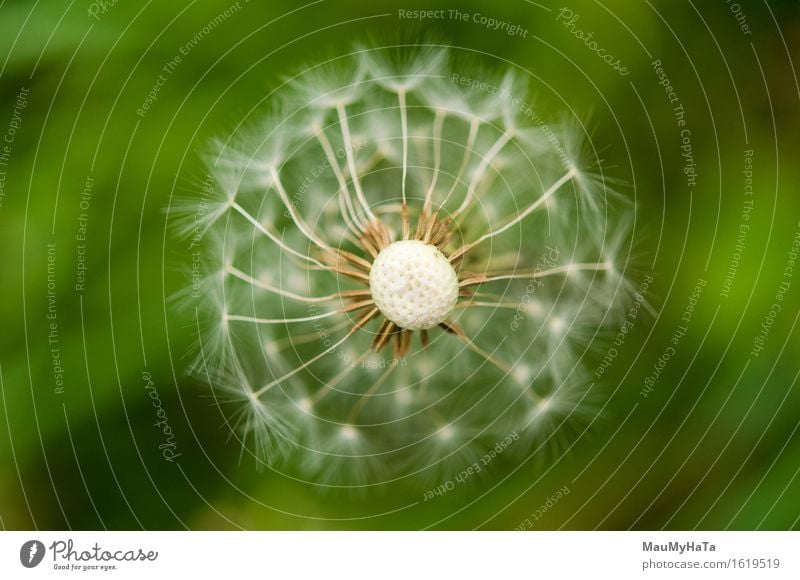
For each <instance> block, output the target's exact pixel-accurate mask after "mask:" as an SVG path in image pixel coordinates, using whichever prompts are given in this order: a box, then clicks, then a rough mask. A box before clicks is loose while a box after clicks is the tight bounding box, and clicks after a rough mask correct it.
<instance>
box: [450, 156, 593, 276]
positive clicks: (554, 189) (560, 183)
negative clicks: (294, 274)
mask: <svg viewBox="0 0 800 580" xmlns="http://www.w3.org/2000/svg"><path fill="white" fill-rule="evenodd" d="M576 174H577V171H576V170H575V169H570V170H569V171H567V172H566V173H565V174H564V175H562V176H561V177H560V178H559V179H558V181H556V182H555V183H554V184H553V185H551V186H550V187H549V188H548V189H547V191H545V192H544V193H543V194H542V195H541V196H540V197H539V199H537V200H536V201H535V202H533V203H532V204H531V205H529V206H528V207H527V208H526V209H525V210H523V211H522V212H521V213H519V214H518V215H517V216H515V217H514V218H513V219H511V220H510V221H508V222H506V224H505V225H503V226H500V227H499V228H497V229H496V230H492V231H490V232H489V233H487V234H484V235H482V236H481V237H479V238H478V239H477V240H475V241H474V242H470V243H468V244H465V245H463V246H461V247H460V248H459V249H458V250H456V251H455V252H453V253H452V254H450V258H449V259H450V261H451V262H454V261H455V260H456V259H458V258H460V257H461V256H463V255H464V254H466V253H467V252H469V251H470V250H471V249H472V248H474V247H475V246H477V245H478V244H480V243H482V242H485V241H486V240H488V239H490V238H493V237H494V236H497V235H499V234H502V233H503V232H504V231H506V230H507V229H509V228H511V227H513V226H514V225H516V224H518V223H519V222H521V221H522V220H524V219H525V218H526V217H528V216H529V215H530V214H532V213H533V212H534V211H536V210H537V209H539V208H540V207H542V206H543V205H544V204H545V203H546V202H547V200H548V199H550V197H552V196H553V195H554V194H555V193H556V192H557V191H558V190H559V189H561V187H562V186H563V185H564V184H565V183H567V182H568V181H569V180H571V179H572V178H573V177H575V175H576Z"/></svg>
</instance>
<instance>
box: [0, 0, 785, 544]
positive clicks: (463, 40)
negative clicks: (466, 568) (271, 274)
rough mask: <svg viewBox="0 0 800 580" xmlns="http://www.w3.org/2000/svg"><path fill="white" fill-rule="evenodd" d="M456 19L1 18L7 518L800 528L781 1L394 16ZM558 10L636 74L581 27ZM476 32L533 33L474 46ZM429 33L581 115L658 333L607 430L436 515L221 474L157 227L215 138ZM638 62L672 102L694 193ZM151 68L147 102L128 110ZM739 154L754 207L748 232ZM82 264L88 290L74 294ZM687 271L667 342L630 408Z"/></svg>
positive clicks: (175, 275) (627, 378) (412, 503)
mask: <svg viewBox="0 0 800 580" xmlns="http://www.w3.org/2000/svg"><path fill="white" fill-rule="evenodd" d="M232 6H235V8H231V7H232ZM451 7H452V4H448V3H440V2H436V1H434V2H426V3H421V2H382V1H378V0H376V1H374V2H355V1H334V0H321V1H319V2H315V3H313V4H308V5H301V4H297V3H290V2H286V1H282V0H273V1H270V2H257V1H255V0H251V1H250V2H246V1H245V0H239V2H231V1H227V0H226V1H220V2H217V1H210V0H199V1H190V2H187V3H166V2H152V1H148V2H131V1H129V0H117V1H116V2H114V1H113V0H109V1H107V2H101V3H89V2H87V1H85V0H82V1H77V2H76V1H72V2H69V3H66V2H63V3H62V2H39V1H37V2H31V1H30V0H27V1H24V2H23V1H14V0H6V1H4V2H0V46H1V47H2V49H1V50H0V58H2V64H0V91H2V105H1V106H0V139H1V138H3V137H2V135H5V137H6V139H5V141H4V142H0V147H2V146H5V145H7V146H8V147H7V148H6V149H0V153H3V152H5V157H4V158H2V160H3V161H4V164H3V165H0V170H2V171H4V173H3V174H2V175H0V177H2V179H3V181H2V190H0V193H1V194H2V195H1V196H0V255H1V256H2V261H1V262H0V263H1V264H2V285H0V320H1V321H2V329H3V332H2V334H1V335H0V394H2V396H1V397H0V409H2V410H1V411H0V525H2V527H3V528H5V529H26V528H39V529H62V528H71V529H92V528H111V529H139V528H147V529H185V528H190V529H219V528H222V529H238V528H246V529H417V528H434V529H472V528H486V529H513V528H517V527H530V528H533V529H558V528H564V529H595V528H601V529H629V528H634V529H659V528H668V529H681V528H700V529H722V528H732V529H788V528H798V527H800V521H799V518H800V477H798V474H799V473H800V434H799V433H798V426H799V425H800V386H798V384H797V377H798V369H800V365H798V358H795V357H799V358H800V348H799V344H798V342H799V341H798V339H797V336H798V333H797V318H798V312H799V309H798V306H799V305H800V300H799V299H798V296H800V270H798V269H797V267H795V270H794V271H793V272H792V271H789V270H787V267H791V262H790V259H791V256H790V251H791V249H792V243H793V240H794V239H795V238H796V236H797V235H798V231H800V192H798V184H800V163H798V159H799V156H800V130H799V129H800V114H798V113H799V112H800V107H799V106H798V105H799V104H800V89H799V88H798V79H797V70H796V69H795V68H794V66H793V64H792V59H795V62H797V61H798V59H799V58H800V51H799V50H798V42H800V40H798V39H800V7H799V6H798V3H797V2H795V1H788V0H787V1H784V2H779V1H771V2H742V3H741V5H738V4H735V3H731V2H726V1H724V0H718V1H703V2H701V1H697V0H695V1H694V2H691V1H683V0H680V1H658V2H656V1H652V0H651V1H649V2H648V1H646V0H642V1H638V0H637V1H625V2H622V1H617V2H607V3H602V2H596V1H588V0H587V1H584V0H570V1H569V3H568V4H561V3H557V4H553V3H549V2H547V1H543V2H541V3H534V2H529V1H527V0H495V1H491V2H489V1H486V2H474V1H464V2H461V3H459V10H460V11H462V12H463V13H466V14H468V15H470V16H469V19H468V21H466V22H465V21H460V20H457V19H451V18H447V17H445V18H437V19H428V20H425V21H423V22H414V21H412V20H408V19H402V18H399V17H398V15H399V12H398V11H399V10H400V9H402V10H412V9H419V8H426V9H434V8H445V9H449V8H451ZM561 8H568V9H569V10H570V11H572V13H573V14H576V15H578V16H579V19H578V20H577V21H573V24H574V27H577V28H579V29H581V30H583V31H585V32H587V33H588V32H593V33H594V39H595V40H596V41H597V43H598V45H599V46H601V47H603V48H604V49H606V50H607V52H608V53H610V54H613V55H614V56H615V57H617V58H619V60H620V61H621V62H622V63H624V65H625V67H626V68H627V69H628V70H629V71H630V73H629V74H628V75H625V76H623V75H620V74H618V73H617V72H615V71H614V70H613V69H612V68H611V67H609V66H607V65H606V64H605V63H604V62H602V60H601V59H600V58H599V57H598V56H597V55H596V54H595V53H594V52H592V50H590V48H589V47H588V46H587V45H586V44H585V43H584V42H583V41H581V40H580V39H578V38H576V36H575V35H574V34H572V33H571V32H570V29H568V28H567V27H565V26H564V22H563V20H564V19H563V18H562V19H561V20H559V10H560V9H561ZM225 10H229V16H227V17H225V18H223V19H221V20H220V19H219V15H220V14H222V13H224V12H225ZM475 14H481V15H486V16H488V17H491V18H495V19H497V20H501V21H504V22H509V23H513V24H517V25H519V26H520V27H521V28H522V29H524V30H526V31H527V34H525V35H516V36H510V35H508V34H505V33H504V32H503V31H502V30H497V31H493V30H489V29H487V28H486V27H485V26H483V25H482V24H480V22H474V21H473V20H472V16H474V15H475ZM562 16H563V14H562ZM215 19H217V24H216V25H214V26H213V30H210V31H209V32H208V33H207V34H206V33H202V31H203V28H204V27H206V26H207V25H208V24H209V23H210V22H212V21H214V20H215ZM523 36H524V37H523ZM198 37H199V40H198V42H197V43H196V46H194V47H193V48H192V49H191V50H189V51H188V54H187V55H186V56H184V57H183V58H182V60H181V62H180V63H179V64H178V65H177V66H176V67H175V68H174V69H171V70H169V71H167V72H166V73H165V69H164V67H165V65H167V63H168V62H170V61H171V60H173V59H174V57H175V56H176V55H178V54H180V50H181V47H186V46H187V43H190V42H191V41H192V39H195V40H197V39H198ZM431 39H433V40H434V41H435V42H442V43H446V44H450V45H452V46H453V47H455V49H454V51H455V52H457V53H463V54H465V55H471V56H470V59H471V60H473V61H476V62H478V63H479V64H481V65H484V66H487V67H490V68H501V67H505V66H508V65H511V66H515V67H518V68H519V70H522V71H525V72H526V73H527V74H530V79H531V86H532V91H533V92H534V93H535V94H536V95H537V96H538V101H537V102H539V103H541V106H542V108H543V111H544V113H545V115H549V116H551V117H552V116H555V115H557V114H558V112H559V111H561V110H564V109H567V108H568V109H570V110H574V111H576V112H577V113H579V114H580V115H581V116H582V117H588V118H589V119H590V122H591V125H592V127H593V130H594V133H593V139H594V140H595V144H597V145H599V146H602V147H603V150H602V157H603V160H604V169H605V170H606V171H607V172H610V173H612V174H613V175H614V176H615V177H619V178H620V179H623V180H625V181H627V182H628V183H629V184H631V185H630V186H628V187H626V188H625V189H624V191H625V193H626V194H627V195H629V196H631V197H635V203H636V207H637V223H636V238H637V250H638V252H639V254H640V260H639V261H640V270H641V274H642V275H647V274H649V275H652V276H653V283H652V285H651V286H650V288H649V291H648V296H649V298H650V300H651V302H652V303H653V305H654V307H655V309H656V314H655V315H654V316H652V317H650V318H647V317H643V318H641V319H640V320H639V321H638V322H637V324H636V326H635V329H634V331H633V335H632V336H631V337H629V339H628V340H627V341H626V342H625V344H624V346H622V347H621V348H620V349H619V354H618V356H617V358H616V359H615V361H614V364H613V365H612V366H611V369H610V370H609V371H608V373H606V375H605V379H604V383H603V386H604V388H605V389H606V391H607V395H608V398H607V401H608V404H607V406H606V407H605V410H604V421H603V422H602V425H600V426H599V427H596V428H593V429H592V430H591V431H590V432H586V433H582V434H579V436H578V437H577V438H575V437H573V439H572V440H571V441H570V442H571V443H574V445H573V446H572V447H571V448H570V451H569V452H568V453H566V454H560V455H556V456H551V457H549V458H544V459H541V460H532V461H528V462H525V463H523V464H521V465H520V464H515V463H512V462H510V461H505V460H503V459H502V457H501V458H500V459H498V460H497V461H496V462H495V463H494V464H493V469H492V471H491V473H486V474H484V476H482V477H481V478H476V479H475V480H474V481H472V482H470V484H469V485H464V486H459V487H458V488H457V489H456V490H455V491H453V492H452V493H448V494H446V495H445V496H443V497H440V498H437V499H436V500H435V501H428V502H421V501H420V500H421V499H422V491H424V488H422V484H421V483H420V482H415V481H408V480H403V481H399V482H395V483H393V484H389V485H385V486H378V487H376V488H371V489H370V490H369V491H368V492H362V493H359V494H353V493H350V492H344V491H341V492H337V491H331V490H327V491H325V490H321V489H320V488H318V487H316V486H314V485H313V484H310V483H304V482H299V481H295V480H293V479H291V478H288V477H285V476H283V475H280V474H278V473H275V472H270V471H266V472H263V471H262V472H259V471H257V470H256V469H255V468H254V466H253V464H252V462H251V461H241V462H240V454H239V448H238V444H237V443H236V442H235V441H227V439H228V435H227V432H226V431H225V429H224V423H223V417H222V416H221V415H220V412H219V409H218V408H217V407H215V406H213V405H211V404H210V403H211V401H210V399H209V398H208V397H207V396H205V395H207V394H208V393H207V391H206V390H205V389H204V388H203V387H202V385H199V384H197V383H196V382H195V381H193V380H190V379H188V378H187V377H186V376H185V372H184V369H185V365H186V364H187V361H188V359H187V358H186V352H187V350H188V349H189V348H190V345H191V343H192V340H193V334H192V330H193V329H192V326H191V320H192V318H191V315H190V314H191V313H186V312H180V311H177V310H176V309H175V308H174V304H172V303H170V302H168V301H167V300H166V299H165V296H169V295H171V294H172V293H174V292H175V291H176V290H178V289H179V288H180V287H181V285H182V284H183V283H184V278H183V277H182V275H181V273H180V269H181V267H184V268H185V267H187V265H188V260H189V254H188V251H187V248H186V244H185V243H184V242H183V241H177V240H175V239H174V238H173V237H172V235H171V234H170V233H169V232H168V231H167V229H166V224H167V217H166V215H165V213H164V211H163V208H164V207H165V206H166V205H167V204H168V203H169V200H170V198H171V196H176V195H179V196H185V195H187V194H191V193H192V192H194V191H196V190H197V183H198V182H199V181H200V180H202V176H203V168H202V166H201V163H200V161H199V158H198V152H199V151H200V150H201V148H202V146H203V144H204V143H205V142H206V140H207V139H208V138H209V137H212V136H216V135H219V134H224V133H226V132H227V131H228V130H229V129H230V128H231V127H232V126H234V125H236V124H237V123H238V122H239V121H240V120H241V119H242V118H243V117H245V116H246V115H249V114H251V111H252V110H253V109H254V108H256V109H259V108H261V109H263V107H264V101H265V98H266V97H267V95H268V94H269V92H270V91H271V90H273V89H275V88H276V87H277V86H279V85H280V84H281V82H283V80H284V79H285V78H286V76H287V75H290V74H293V73H294V72H296V71H297V70H298V69H299V68H300V67H302V66H303V65H307V64H308V63H314V62H316V61H317V60H319V59H320V58H323V57H326V58H327V57H329V56H330V55H335V54H340V53H345V52H348V51H350V50H351V48H352V45H353V42H354V41H358V40H363V41H368V42H373V43H376V44H386V45H388V44H394V43H397V42H404V43H405V42H414V41H419V40H425V41H431ZM655 60H660V61H661V64H662V66H663V68H664V70H665V71H666V73H667V74H668V77H669V79H670V81H671V84H672V86H673V88H674V90H675V92H676V94H677V95H678V98H679V100H680V103H681V104H682V105H683V107H684V109H685V112H686V120H687V127H688V128H689V129H690V131H691V134H690V140H691V144H692V151H693V155H694V162H695V164H696V165H695V168H696V173H697V178H696V179H697V181H696V185H695V186H694V187H689V186H688V184H687V178H686V176H685V174H684V172H683V169H684V166H685V163H686V159H685V158H684V157H682V152H681V148H680V147H681V144H682V142H681V133H680V128H679V127H678V125H677V123H676V119H675V115H674V111H673V109H672V105H670V103H669V101H668V98H667V94H666V92H665V89H664V87H663V86H660V85H659V84H658V77H657V74H656V71H655V70H654V67H653V65H652V63H653V61H655ZM159 75H163V76H162V80H163V82H162V83H161V84H162V85H163V86H161V87H160V90H159V91H158V93H157V98H156V100H155V101H154V102H152V104H151V106H150V107H149V109H148V110H147V111H145V112H144V115H138V114H137V109H140V108H142V107H143V105H144V103H145V102H146V99H147V95H148V93H149V92H150V91H151V89H152V88H153V86H154V84H156V81H157V79H158V77H159ZM9 138H10V141H9V140H8V139H9ZM748 150H751V151H752V152H753V153H752V165H753V168H752V172H753V178H752V179H753V196H752V197H751V198H749V199H752V200H753V207H752V211H751V212H750V213H749V214H748V215H749V218H744V217H743V213H744V212H743V208H744V207H745V206H744V203H745V200H746V199H748V198H746V196H745V194H744V191H745V175H744V174H743V170H744V169H745V156H746V154H745V151H748ZM87 180H88V181H89V184H88V187H87ZM86 189H89V190H90V191H89V192H88V193H89V195H85V196H83V197H82V192H84V190H86ZM82 202H84V203H83V206H82ZM82 213H84V214H86V219H85V220H82V219H81V214H82ZM743 223H745V224H746V225H748V226H749V229H747V231H746V234H744V235H743V236H742V237H741V238H740V237H739V236H740V231H742V230H740V226H741V224H743ZM81 233H85V238H86V239H85V241H82V240H80V239H79V235H80V234H81ZM737 240H740V241H741V243H740V247H739V250H741V260H740V263H739V265H738V268H736V271H735V275H734V276H733V277H732V278H731V276H730V274H729V268H730V266H731V264H732V261H733V260H734V258H735V256H734V255H735V254H737V253H738V252H739V250H737ZM48 244H53V246H52V247H51V246H49V245H48ZM49 259H50V260H52V264H50V263H49V262H48V260H49ZM82 260H85V261H83V262H82ZM80 263H83V264H84V265H85V268H86V269H85V271H84V273H83V276H85V287H84V288H82V289H76V284H77V283H78V282H79V273H78V266H79V264H80ZM48 265H51V272H50V275H51V279H50V280H49V281H48ZM787 274H791V276H790V275H787ZM726 277H727V278H728V281H727V282H726ZM701 279H702V280H704V281H706V286H705V288H704V290H703V292H702V294H701V295H700V298H699V300H698V302H697V306H696V310H695V312H694V315H693V317H692V320H691V322H690V324H689V325H688V329H687V332H686V335H685V336H684V337H682V338H681V339H680V340H679V344H678V345H677V347H676V348H675V354H674V356H672V357H671V358H670V360H669V362H668V363H667V364H666V365H665V366H664V368H663V370H661V372H660V375H659V378H658V381H657V383H656V384H655V386H654V387H653V389H652V392H650V393H649V394H648V396H647V397H644V396H643V395H642V389H643V385H644V381H645V380H646V378H647V377H648V376H651V375H652V373H653V372H654V365H656V364H657V361H658V359H659V357H661V356H662V355H663V354H664V353H665V351H666V349H667V347H668V346H669V345H670V339H671V337H672V336H673V335H674V333H675V331H676V329H677V328H678V326H680V325H681V324H682V322H681V318H682V316H683V314H684V311H685V309H686V308H687V305H688V304H689V298H690V296H691V294H692V292H693V288H694V287H695V285H696V284H697V283H698V280H701ZM48 282H50V284H48ZM782 282H789V286H788V288H786V292H785V294H783V300H781V301H778V300H777V299H776V294H777V293H779V291H780V289H781V286H780V285H781V283H782ZM726 284H729V285H730V291H729V293H728V294H729V295H728V296H724V295H723V294H725V292H724V289H725V287H726ZM49 290H50V291H51V292H50V293H49ZM776 303H778V304H779V305H780V306H781V309H780V312H777V313H776V316H774V318H769V319H768V320H769V322H772V324H771V325H770V326H769V333H768V334H767V335H766V337H767V338H766V341H765V344H764V345H763V351H761V352H760V353H758V356H756V355H755V354H753V353H752V350H753V347H754V340H756V339H757V338H758V336H759V333H761V332H762V327H761V325H762V323H763V322H764V320H765V317H769V313H770V311H771V310H774V308H773V304H776ZM53 309H54V310H53ZM51 311H54V312H55V319H52V318H50V319H48V313H49V312H51ZM51 324H55V325H56V327H55V328H51ZM54 349H55V350H54ZM604 352H605V350H604V349H602V348H601V349H599V350H598V353H596V356H597V358H596V360H595V361H594V363H593V364H597V363H598V361H599V360H600V358H601V357H602V354H603V353H604ZM54 356H56V357H57V359H58V360H55V361H54ZM56 367H58V368H56ZM59 373H63V377H60V376H57V375H59ZM146 374H149V376H150V377H151V380H152V382H153V384H154V386H155V388H156V389H157V392H158V395H159V398H160V400H161V402H162V406H163V409H164V411H165V413H166V414H167V416H168V417H169V422H170V424H171V425H172V428H173V429H174V432H175V438H176V444H177V450H178V452H179V453H180V457H179V458H178V459H177V460H175V461H174V462H168V461H165V460H164V459H163V458H162V454H161V452H160V450H159V448H158V445H159V443H161V436H160V434H159V431H158V430H157V429H156V428H155V427H154V426H153V423H154V421H155V416H154V409H153V405H152V399H151V398H150V397H149V396H148V391H147V390H146V389H145V386H146V384H147V380H146ZM61 378H63V387H62V386H60V384H58V383H57V381H58V380H60V379H61ZM565 487H566V489H567V490H568V492H569V493H568V494H566V495H563V497H560V498H558V499H557V501H555V502H553V501H552V500H550V501H548V498H550V497H551V496H554V494H556V493H557V492H558V490H559V489H564V488H565ZM548 503H549V504H550V505H549V506H548V509H546V510H544V511H542V510H540V507H541V506H543V505H547V504H548ZM537 510H539V511H538V512H537ZM534 514H536V515H534ZM526 521H527V523H526Z"/></svg>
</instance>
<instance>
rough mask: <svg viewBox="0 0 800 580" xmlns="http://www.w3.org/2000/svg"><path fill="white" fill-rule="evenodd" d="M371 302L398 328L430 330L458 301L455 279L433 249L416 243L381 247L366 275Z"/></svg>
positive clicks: (456, 279)
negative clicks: (367, 275)
mask: <svg viewBox="0 0 800 580" xmlns="http://www.w3.org/2000/svg"><path fill="white" fill-rule="evenodd" d="M369 289H370V292H371V293H372V299H373V300H374V301H375V305H376V306H377V307H378V309H380V311H381V313H382V314H383V315H384V316H385V317H386V318H388V319H389V320H391V321H392V322H394V323H395V324H396V325H397V326H399V327H400V328H406V329H408V330H423V329H425V328H433V327H434V326H436V325H437V324H439V323H440V322H444V320H445V319H446V318H447V317H448V316H449V315H450V313H451V312H452V311H453V307H454V306H455V304H456V301H457V300H458V275H457V274H456V271H455V270H454V269H453V266H451V265H450V262H449V261H448V260H447V258H446V257H445V256H444V254H442V253H441V252H440V251H439V250H438V248H436V246H432V245H431V244H426V243H424V242H420V241H417V240H404V241H402V242H394V243H393V244H390V245H389V246H387V247H385V248H384V249H383V250H381V252H380V253H379V254H378V256H377V257H376V258H375V262H374V263H373V264H372V269H371V270H370V273H369Z"/></svg>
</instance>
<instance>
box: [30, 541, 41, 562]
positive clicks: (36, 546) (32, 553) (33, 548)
mask: <svg viewBox="0 0 800 580" xmlns="http://www.w3.org/2000/svg"><path fill="white" fill-rule="evenodd" d="M38 551H39V544H37V543H36V542H34V543H33V544H31V551H30V553H29V554H28V564H30V563H31V562H33V557H34V556H36V553H37V552H38Z"/></svg>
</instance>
